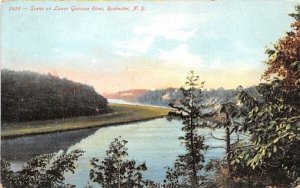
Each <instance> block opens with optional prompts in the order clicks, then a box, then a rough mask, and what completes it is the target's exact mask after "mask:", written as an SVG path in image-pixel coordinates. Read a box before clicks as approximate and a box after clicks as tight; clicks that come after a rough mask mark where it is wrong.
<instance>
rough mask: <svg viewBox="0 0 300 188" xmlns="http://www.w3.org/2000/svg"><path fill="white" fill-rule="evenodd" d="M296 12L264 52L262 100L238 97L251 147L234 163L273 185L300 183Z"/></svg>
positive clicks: (299, 33)
mask: <svg viewBox="0 0 300 188" xmlns="http://www.w3.org/2000/svg"><path fill="white" fill-rule="evenodd" d="M296 11H297V12H296V13H293V14H290V15H291V16H292V17H294V18H295V19H296V21H295V22H294V23H293V24H292V25H291V26H292V27H293V30H292V31H291V32H287V35H286V36H284V37H283V38H281V39H280V40H279V41H278V42H277V43H276V44H275V45H274V49H268V50H267V51H266V53H267V54H268V55H269V58H268V60H267V61H265V63H266V64H267V65H268V68H267V70H266V71H265V73H264V75H263V78H264V79H266V80H267V81H268V82H267V83H263V84H260V85H259V86H258V87H257V91H258V93H259V94H260V97H261V100H258V99H256V98H255V97H253V96H250V95H249V94H248V93H247V92H245V91H241V93H240V94H239V96H238V98H239V100H240V101H241V102H242V104H244V105H245V107H246V108H248V113H247V116H246V118H245V125H244V126H245V129H247V130H248V131H249V133H250V135H251V139H250V141H251V144H250V146H249V147H247V148H245V149H244V151H243V152H240V154H239V155H238V156H236V159H238V160H239V161H242V160H244V161H246V162H247V163H246V164H247V165H248V166H250V167H251V168H252V169H254V170H256V171H257V172H259V173H260V174H261V175H263V176H264V177H269V178H270V180H271V182H273V183H285V184H286V183H291V182H295V183H297V182H298V183H300V178H299V177H300V148H299V145H300V115H299V114H300V20H299V18H300V6H297V7H296ZM276 76H278V77H279V78H277V77H276ZM278 177H281V178H280V179H278Z"/></svg>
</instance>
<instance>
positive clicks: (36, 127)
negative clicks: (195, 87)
mask: <svg viewBox="0 0 300 188" xmlns="http://www.w3.org/2000/svg"><path fill="white" fill-rule="evenodd" d="M109 107H110V108H111V109H112V111H113V112H112V113H108V114H101V115H94V116H80V117H74V118H65V119H55V120H45V121H31V122H20V123H7V124H2V126H1V139H3V138H11V137H19V136H25V135H35V134H46V133H52V132H62V131H68V130H76V129H85V128H92V127H106V126H112V125H119V124H127V123H133V122H139V121H146V120H150V119H155V118H159V117H164V116H166V115H167V113H168V112H169V111H170V110H169V109H166V108H159V107H150V106H138V105H128V104H109Z"/></svg>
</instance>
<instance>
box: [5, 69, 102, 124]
mask: <svg viewBox="0 0 300 188" xmlns="http://www.w3.org/2000/svg"><path fill="white" fill-rule="evenodd" d="M105 111H107V99H105V98H104V97H102V96H101V95H99V94H98V93H97V92H96V91H95V89H94V88H93V87H91V86H88V85H85V84H80V83H76V82H73V81H70V80H67V79H65V78H63V79H61V78H59V77H57V76H53V75H50V74H48V75H42V74H38V73H34V72H29V71H20V72H19V71H11V70H7V69H4V70H1V120H2V121H4V122H11V121H28V120H45V119H54V118H64V117H72V116H80V115H92V114H96V113H104V112H105Z"/></svg>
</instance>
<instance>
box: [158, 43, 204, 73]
mask: <svg viewBox="0 0 300 188" xmlns="http://www.w3.org/2000/svg"><path fill="white" fill-rule="evenodd" d="M159 59H161V60H163V61H165V62H168V63H176V64H177V65H181V66H185V67H189V68H201V65H202V59H201V57H199V56H197V55H194V54H192V53H190V52H189V50H188V46H187V45H186V44H181V45H179V46H178V47H177V48H175V49H173V50H171V51H163V50H161V51H160V54H159Z"/></svg>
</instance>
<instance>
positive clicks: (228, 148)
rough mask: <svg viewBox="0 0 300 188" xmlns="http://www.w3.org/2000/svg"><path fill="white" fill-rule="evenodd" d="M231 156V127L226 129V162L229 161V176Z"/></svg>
mask: <svg viewBox="0 0 300 188" xmlns="http://www.w3.org/2000/svg"><path fill="white" fill-rule="evenodd" d="M230 154H231V146H230V128H229V126H227V127H226V161H227V166H228V172H229V176H231V172H232V169H231V164H230V159H231V157H230Z"/></svg>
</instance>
